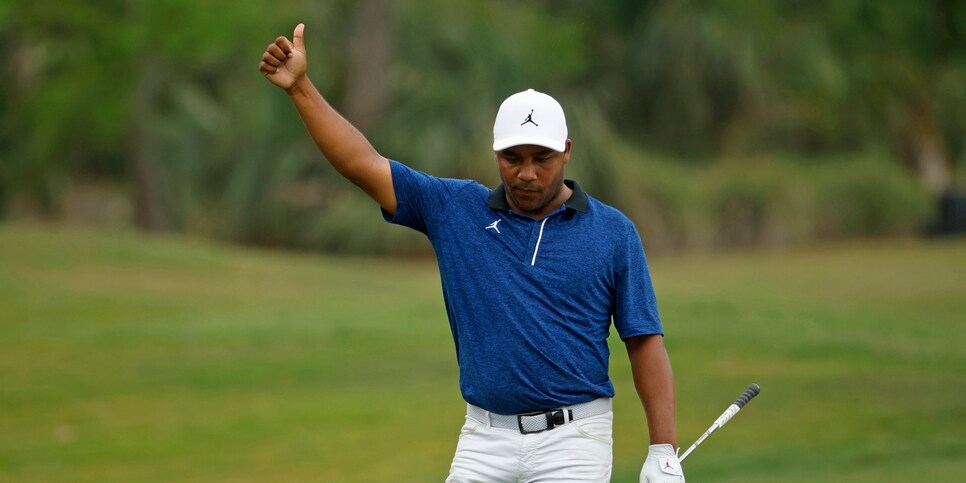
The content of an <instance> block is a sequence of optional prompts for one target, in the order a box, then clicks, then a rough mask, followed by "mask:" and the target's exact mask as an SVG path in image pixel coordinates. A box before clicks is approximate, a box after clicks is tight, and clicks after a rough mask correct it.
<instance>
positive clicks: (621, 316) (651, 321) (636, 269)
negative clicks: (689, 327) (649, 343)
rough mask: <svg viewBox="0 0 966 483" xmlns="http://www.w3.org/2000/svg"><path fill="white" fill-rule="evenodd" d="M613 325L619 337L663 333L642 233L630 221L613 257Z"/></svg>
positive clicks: (625, 337)
mask: <svg viewBox="0 0 966 483" xmlns="http://www.w3.org/2000/svg"><path fill="white" fill-rule="evenodd" d="M615 265H616V267H615V269H616V275H615V294H614V327H615V328H616V329H617V333H618V335H620V338H621V339H627V338H629V337H634V336H638V335H649V334H660V335H664V329H663V328H662V327H661V319H660V316H659V315H658V310H657V298H656V297H655V295H654V286H653V285H652V284H651V274H650V271H649V270H648V267H647V259H646V257H645V255H644V246H643V244H642V243H641V237H640V235H638V233H637V230H636V229H635V228H634V226H633V224H630V225H629V228H628V229H627V234H626V236H625V242H624V246H623V249H622V250H618V254H617V260H616V261H615Z"/></svg>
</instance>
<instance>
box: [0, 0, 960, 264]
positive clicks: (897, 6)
mask: <svg viewBox="0 0 966 483" xmlns="http://www.w3.org/2000/svg"><path fill="white" fill-rule="evenodd" d="M366 3H370V4H372V3H376V4H378V3H380V2H379V1H378V0H376V1H371V0H370V1H368V2H365V1H362V2H350V1H347V0H333V1H328V2H307V1H304V0H274V1H272V2H264V1H255V2H222V1H215V0H203V1H186V0H153V1H149V0H105V1H102V2H66V3H65V2H51V1H49V0H31V1H26V0H11V1H9V2H4V4H3V5H2V6H0V58H2V59H4V62H3V63H2V67H0V70H2V75H0V107H2V112H3V114H2V117H0V213H2V214H3V216H5V217H7V218H24V217H28V218H37V217H39V218H46V219H50V218H53V219H68V220H77V221H80V222H83V223H93V224H101V225H105V224H106V225H119V224H120V225H128V224H139V225H141V226H143V227H145V228H148V229H152V230H169V231H170V230H174V231H182V232H189V233H194V234H201V235H204V236H214V237H220V238H223V239H227V240H234V241H240V242H246V243H257V244H265V245H273V246H290V247H302V248H311V249H325V250H336V251H355V252H366V253H388V252H395V253H411V252H414V251H415V252H420V251H425V250H426V245H425V244H424V243H422V242H421V241H420V240H419V238H418V237H416V236H412V235H411V234H407V233H402V232H401V231H400V230H391V229H388V228H387V227H385V226H382V221H381V220H380V219H379V216H378V213H377V211H376V207H375V206H373V205H372V204H371V203H370V202H368V201H366V200H365V199H364V197H363V196H362V195H361V193H359V192H357V191H356V189H355V188H354V187H352V186H350V185H348V184H347V183H345V182H344V181H342V180H341V179H338V177H337V176H336V175H334V173H333V172H332V171H331V170H330V169H329V168H328V167H327V166H326V164H325V162H324V160H322V159H321V156H320V155H319V154H318V153H317V151H316V149H315V147H314V146H313V145H312V143H311V141H310V140H309V139H308V136H307V135H306V134H305V132H304V129H303V128H302V127H301V124H300V122H299V120H298V117H297V115H296V114H295V112H294V109H292V107H291V105H290V104H289V102H288V100H287V99H286V97H285V95H284V94H283V93H282V92H280V91H278V90H277V89H276V88H274V87H273V86H271V85H270V84H269V83H267V82H265V81H264V79H262V78H261V77H260V75H259V74H258V71H257V63H258V60H259V57H260V55H261V52H262V51H263V50H264V48H265V45H266V44H268V43H269V42H271V41H272V40H273V39H274V38H275V37H276V36H278V35H287V36H290V35H291V30H292V28H293V26H294V25H295V24H296V23H297V22H305V23H306V24H307V30H306V32H307V34H306V35H307V43H308V44H307V46H308V52H309V59H310V76H311V77H312V78H313V80H314V81H315V82H316V84H317V85H318V87H319V88H320V90H321V91H322V92H323V93H324V94H325V95H326V96H327V97H328V98H329V99H330V101H331V102H332V103H333V104H334V105H336V106H337V107H340V106H342V104H343V102H344V100H345V99H346V96H347V94H348V93H349V92H350V91H351V90H352V89H353V86H356V85H358V84H357V81H358V80H357V79H351V78H349V74H348V73H347V72H348V66H349V65H350V62H351V61H352V59H353V56H356V57H359V56H362V57H365V56H367V55H369V54H370V53H369V52H365V51H361V52H360V50H359V49H355V48H353V44H352V33H353V32H354V27H353V19H354V18H356V15H357V14H358V11H359V10H360V9H361V5H362V4H366ZM382 4H383V5H388V7H387V8H386V9H385V12H386V13H385V21H386V25H387V26H388V27H387V28H386V30H387V31H388V32H389V34H388V35H389V36H390V42H389V44H388V47H387V49H388V50H389V54H390V55H389V59H390V60H389V61H388V63H387V64H386V65H384V66H382V67H381V68H380V70H378V71H377V74H378V76H379V78H380V79H383V80H384V81H385V84H386V91H387V92H386V97H385V100H384V101H383V102H382V103H381V105H380V106H379V107H380V109H379V110H378V115H377V116H376V117H375V119H374V120H373V121H372V122H371V123H368V124H370V125H367V126H366V129H365V131H366V134H367V135H368V136H369V137H370V138H371V139H372V141H373V143H374V144H375V146H376V147H377V149H379V150H380V152H382V153H383V154H385V155H386V156H389V157H391V158H394V159H399V160H402V161H404V162H406V163H408V164H410V165H412V166H414V167H416V168H418V169H422V170H426V171H428V172H431V173H433V174H436V175H440V176H453V177H472V178H476V179H479V180H480V181H482V182H484V183H485V184H489V185H494V184H496V183H497V182H498V178H497V177H496V172H495V171H496V170H495V169H494V166H493V164H492V162H491V155H490V154H489V151H490V150H489V148H488V146H489V139H490V136H491V135H490V127H491V123H492V119H493V116H494V113H495V111H496V108H497V106H498V105H499V102H500V101H501V100H502V99H503V98H505V97H506V96H507V95H509V94H511V93H513V92H517V91H519V90H523V89H525V88H528V87H535V88H537V89H539V90H543V91H545V92H549V93H551V94H553V95H554V96H555V97H557V98H558V99H559V100H561V102H562V103H563V104H564V106H565V108H566V109H567V112H568V117H569V120H570V125H571V137H573V138H574V140H575V157H574V162H573V163H572V164H571V166H572V169H571V172H570V174H569V175H570V176H571V177H574V178H577V179H580V180H581V181H582V182H583V184H584V185H585V186H586V187H587V189H588V190H589V191H590V192H591V193H592V194H593V195H595V196H597V197H598V198H601V199H603V200H604V201H608V202H611V203H614V204H617V205H618V207H620V208H622V209H625V210H626V211H629V212H631V215H632V217H633V218H634V220H635V221H636V222H637V223H638V224H639V225H640V226H643V227H647V228H648V229H647V230H643V231H644V234H645V240H646V243H647V244H648V248H649V249H663V248H667V249H681V248H692V247H719V246H732V245H736V244H738V245H743V244H753V245H754V244H758V245H775V244H798V243H803V242H808V241H812V240H816V239H825V238H829V237H833V238H834V237H843V236H846V237H849V236H855V235H878V234H896V233H908V232H910V231H913V230H915V229H918V228H920V227H921V226H922V225H924V224H925V223H927V222H928V221H929V217H930V216H931V210H932V197H931V195H930V194H929V193H928V192H927V191H926V190H925V189H923V188H922V186H921V183H920V182H919V181H918V180H917V177H916V174H915V171H914V170H913V169H911V168H910V166H909V164H910V159H914V158H915V153H916V152H917V151H916V150H917V149H918V148H919V147H921V146H922V145H924V144H923V143H928V142H930V141H936V142H935V143H934V144H933V145H934V146H939V152H941V154H942V159H943V162H944V163H945V165H947V166H951V167H952V168H953V170H954V172H955V171H956V170H957V168H959V169H958V172H960V173H962V171H963V170H962V169H961V166H962V165H963V164H964V158H966V155H964V153H966V135H964V132H966V129H964V126H966V43H964V38H966V37H964V36H966V6H964V4H963V3H962V2H956V1H947V0H931V1H924V2H876V1H866V0H845V1H830V0H829V1H809V2H802V1H794V0H786V1H777V2H775V1H751V2H742V1H717V2H712V1H676V2H637V1H605V2H580V1H568V0H544V1H539V2H509V1H489V0H488V1H483V0H471V1H465V2H450V1H444V0H421V1H416V0H409V1H395V2H382ZM954 176H955V175H954ZM959 176H960V179H962V174H960V175H959ZM367 203H368V204H367ZM745 222H750V223H751V224H752V226H749V227H745V226H736V225H742V224H743V223H745ZM350 228H351V229H350Z"/></svg>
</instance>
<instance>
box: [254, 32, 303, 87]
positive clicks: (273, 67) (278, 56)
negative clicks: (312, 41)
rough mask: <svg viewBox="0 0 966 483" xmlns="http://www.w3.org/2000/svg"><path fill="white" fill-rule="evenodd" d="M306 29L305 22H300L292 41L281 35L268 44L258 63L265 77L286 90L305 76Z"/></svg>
mask: <svg viewBox="0 0 966 483" xmlns="http://www.w3.org/2000/svg"><path fill="white" fill-rule="evenodd" d="M304 31H305V24H298V26H296V27H295V32H294V33H293V34H292V42H289V40H288V39H287V38H285V37H279V38H277V39H275V42H273V43H271V44H268V47H267V48H266V49H265V53H264V54H263V55H262V61H261V63H259V64H258V70H260V71H261V72H262V75H264V76H265V78H267V79H268V80H270V81H272V83H273V84H275V85H277V86H279V87H281V88H282V89H285V90H286V91H287V90H289V89H291V88H292V86H294V85H295V83H296V82H297V81H298V80H299V79H301V78H302V77H304V76H305V69H306V59H305V38H304V36H303V32H304Z"/></svg>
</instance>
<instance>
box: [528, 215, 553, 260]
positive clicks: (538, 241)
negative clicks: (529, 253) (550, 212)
mask: <svg viewBox="0 0 966 483" xmlns="http://www.w3.org/2000/svg"><path fill="white" fill-rule="evenodd" d="M549 219H550V217H549V216H548V217H546V218H544V219H543V222H542V223H540V234H539V235H537V244H536V245H535V246H534V247H533V258H532V259H531V260H530V266H531V267H532V266H534V265H535V264H536V263H537V252H538V251H540V240H542V239H543V225H546V224H547V220H549Z"/></svg>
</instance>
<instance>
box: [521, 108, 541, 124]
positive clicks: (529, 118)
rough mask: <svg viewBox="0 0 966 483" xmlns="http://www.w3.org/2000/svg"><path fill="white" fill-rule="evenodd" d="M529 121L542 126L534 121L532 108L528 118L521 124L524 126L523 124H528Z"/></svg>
mask: <svg viewBox="0 0 966 483" xmlns="http://www.w3.org/2000/svg"><path fill="white" fill-rule="evenodd" d="M528 122H529V123H530V124H533V125H534V126H537V127H540V125H539V124H537V123H535V122H533V109H530V114H527V118H526V119H524V120H523V122H521V123H520V125H521V126H522V125H524V124H526V123H528Z"/></svg>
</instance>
